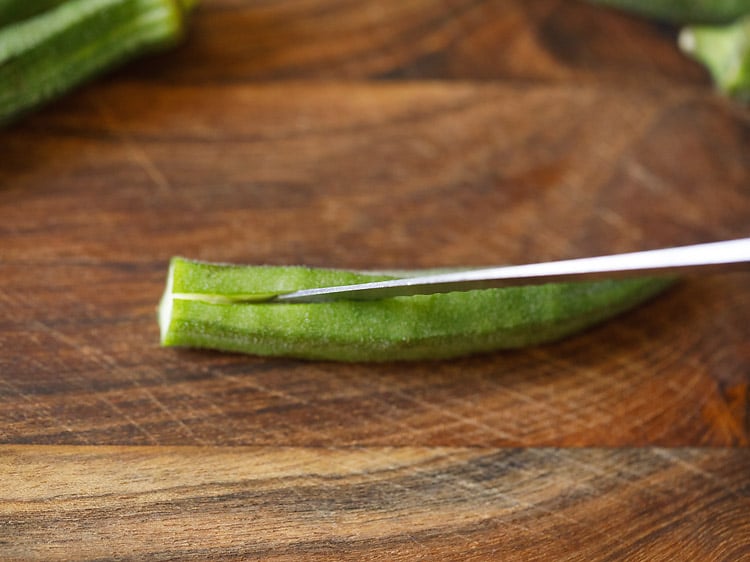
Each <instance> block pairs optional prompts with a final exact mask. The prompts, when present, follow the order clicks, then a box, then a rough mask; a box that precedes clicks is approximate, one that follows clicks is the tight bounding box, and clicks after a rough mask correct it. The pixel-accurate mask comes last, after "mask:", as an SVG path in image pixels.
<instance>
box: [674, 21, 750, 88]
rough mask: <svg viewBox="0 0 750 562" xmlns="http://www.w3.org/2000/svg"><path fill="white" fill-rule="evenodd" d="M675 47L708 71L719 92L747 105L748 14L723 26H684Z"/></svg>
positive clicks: (749, 79)
mask: <svg viewBox="0 0 750 562" xmlns="http://www.w3.org/2000/svg"><path fill="white" fill-rule="evenodd" d="M679 44H680V47H681V48H682V50H683V51H685V52H686V53H688V54H689V55H690V56H692V57H693V58H695V59H696V60H698V61H700V62H702V63H703V64H704V65H705V66H706V67H707V68H708V70H709V72H710V73H711V76H712V78H713V80H714V83H715V84H716V86H717V88H718V89H719V90H720V91H722V92H723V93H725V94H727V95H729V96H731V97H734V98H736V99H738V100H740V101H744V102H750V15H748V16H745V17H744V18H742V19H740V20H738V21H736V22H734V23H732V24H729V25H724V26H690V27H686V28H685V29H683V30H682V32H681V33H680V38H679Z"/></svg>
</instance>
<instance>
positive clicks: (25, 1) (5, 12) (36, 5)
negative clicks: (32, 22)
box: [0, 0, 67, 28]
mask: <svg viewBox="0 0 750 562" xmlns="http://www.w3.org/2000/svg"><path fill="white" fill-rule="evenodd" d="M66 1H67V0H0V28H2V27H5V26H6V25H8V24H11V23H15V22H17V21H23V20H25V19H28V18H30V17H33V16H36V15H37V14H41V13H42V12H46V11H47V10H50V9H52V8H54V7H56V6H59V5H60V4H63V3H65V2H66Z"/></svg>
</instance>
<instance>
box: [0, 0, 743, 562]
mask: <svg viewBox="0 0 750 562" xmlns="http://www.w3.org/2000/svg"><path fill="white" fill-rule="evenodd" d="M674 39H675V33H674V30H672V29H667V28H664V27H661V26H657V25H654V24H651V23H648V22H644V21H640V20H638V19H636V18H631V17H628V16H625V15H622V14H618V13H615V12H612V11H608V10H603V9H597V8H594V7H592V6H590V5H587V4H585V3H578V2H562V1H552V0H536V1H534V2H524V1H522V0H506V1H503V2H500V1H498V2H491V1H479V2H477V1H460V0H459V1H455V2H441V3H436V2H428V1H426V0H417V1H414V2H396V1H386V2H378V3H365V4H363V3H361V2H355V1H353V0H347V1H343V2H342V1H334V0H315V1H313V0H309V1H303V2H292V1H282V2H262V1H260V0H256V1H241V0H214V1H210V0H205V2H204V4H203V5H202V6H201V7H200V8H199V9H198V10H197V12H196V13H195V17H194V20H193V26H192V29H191V33H190V37H189V39H188V41H187V42H186V43H185V44H184V45H183V46H181V47H180V48H178V49H176V50H174V51H172V52H170V53H167V54H164V55H159V56H156V57H151V58H149V59H148V60H141V61H138V62H136V63H134V64H131V65H129V66H127V67H125V68H123V69H120V70H119V71H117V72H115V73H113V74H110V75H109V76H107V77H104V78H102V79H100V80H98V81H96V82H94V83H92V84H89V85H87V86H86V87H84V88H81V89H79V90H78V91H76V92H75V93H74V94H72V95H69V96H67V97H65V98H64V99H62V100H60V101H59V102H56V103H55V104H53V105H52V106H50V107H48V108H45V109H44V110H43V111H40V112H39V113H37V114H35V115H33V116H31V117H29V118H27V119H25V120H23V121H22V122H20V123H18V124H16V125H14V126H13V127H10V128H7V129H6V130H4V131H0V155H1V156H0V476H1V478H0V482H3V484H2V485H1V486H0V559H3V560H30V559H44V560H84V559H109V558H118V559H148V560H172V559H179V560H218V559H238V560H245V559H247V560H253V559H263V560H299V559H306V560H317V559H320V560H323V559H351V560H358V559H375V558H378V559H390V560H415V559H429V560H440V559H446V560H448V559H470V560H485V559H488V560H490V559H505V560H533V559H539V560H541V559H544V560H550V559H552V560H557V559H571V560H572V559H576V560H578V559H580V560H603V559H607V560H612V559H643V560H646V559H648V560H676V559H682V560H687V559H695V560H711V559H727V560H740V559H742V558H743V557H750V496H749V490H750V453H749V452H748V448H747V447H748V443H749V442H750V407H749V406H748V396H749V394H750V391H749V388H750V387H749V386H748V385H749V383H750V283H749V281H750V277H749V276H748V275H747V274H735V275H731V276H721V277H711V278H708V277H706V278H701V279H686V280H684V281H683V282H681V283H680V284H679V285H678V286H676V287H675V288H674V289H673V290H671V291H669V292H668V293H666V294H664V295H663V296H661V297H659V298H657V299H655V300H654V301H652V302H650V303H648V304H646V305H645V306H642V307H640V308H639V309H637V310H635V311H632V312H630V313H627V314H625V315H623V316H621V317H620V318H618V319H616V320H614V321H611V322H608V323H606V324H604V325H602V326H600V327H597V328H595V329H593V330H590V331H589V332H587V333H585V334H581V335H579V336H576V337H572V338H569V339H567V340H565V341H563V342H559V343H556V344H552V345H547V346H543V347H539V348H534V349H527V350H519V351H513V352H502V353H494V354H489V355H484V356H476V357H468V358H463V359H459V360H454V361H444V362H420V363H393V364H336V363H328V362H302V361H295V360H285V359H262V358H257V357H248V356H240V355H233V354H223V353H217V352H206V351H191V350H175V349H162V348H160V347H159V344H158V327H157V325H156V318H155V308H156V304H157V302H158V299H159V296H160V294H161V291H162V289H163V284H164V279H165V275H166V269H167V262H168V260H169V258H170V257H171V256H173V255H183V256H187V257H193V258H201V259H206V260H213V261H230V262H238V263H256V264H261V263H265V264H307V265H313V266H332V267H346V268H374V269H382V268H415V267H432V266H456V265H490V264H501V263H523V262H528V261H537V260H545V259H562V258H568V257H579V256H585V255H591V254H596V253H605V252H616V251H629V250H641V249H648V248H654V247H659V246H664V245H672V244H689V243H697V242H704V241H710V240H716V239H723V238H732V237H740V236H748V235H750V181H749V180H750V115H749V114H748V112H747V110H746V109H743V108H741V107H738V106H736V105H734V104H732V103H730V102H728V101H726V100H724V99H721V98H720V97H719V96H717V95H716V94H715V93H714V92H713V91H712V88H711V86H710V83H709V81H708V79H707V76H706V75H705V73H704V72H703V70H702V69H701V68H700V67H698V66H697V65H695V64H693V63H692V62H690V61H688V60H686V59H685V58H683V57H682V56H681V55H680V53H679V52H678V50H677V49H676V47H675V46H674V45H675V43H674Z"/></svg>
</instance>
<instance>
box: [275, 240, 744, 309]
mask: <svg viewBox="0 0 750 562" xmlns="http://www.w3.org/2000/svg"><path fill="white" fill-rule="evenodd" d="M736 270H750V238H741V239H737V240H724V241H721V242H710V243H707V244H695V245H691V246H678V247H674V248H662V249H658V250H647V251H642V252H630V253H625V254H612V255H606V256H596V257H590V258H577V259H571V260H562V261H553V262H545V263H533V264H526V265H511V266H504V267H490V268H482V269H469V270H464V271H459V272H455V273H441V274H437V275H427V276H420V277H407V278H403V279H394V280H390V281H376V282H371V283H359V284H355V285H339V286H335V287H321V288H316V289H305V290H301V291H295V292H291V293H286V294H282V295H278V296H276V297H275V298H274V299H273V300H272V302H279V303H282V302H283V303H303V302H308V303H309V302H328V301H335V300H375V299H384V298H390V297H398V296H413V295H427V294H434V293H446V292H452V291H472V290H477V289H492V288H499V287H509V286H517V285H538V284H544V283H559V282H570V281H588V280H596V279H616V278H623V277H641V276H643V277H645V276H654V275H681V274H686V273H699V272H700V273H720V272H726V271H736Z"/></svg>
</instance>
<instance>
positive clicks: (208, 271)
mask: <svg viewBox="0 0 750 562" xmlns="http://www.w3.org/2000/svg"><path fill="white" fill-rule="evenodd" d="M411 274H417V273H416V272H411ZM385 278H392V277H389V276H383V275H379V274H376V275H370V274H366V273H362V272H353V271H346V270H331V269H316V268H307V267H301V266H281V267H276V266H240V265H227V264H211V263H207V262H198V261H192V260H187V259H184V258H173V260H172V261H171V263H170V268H169V274H168V279H167V283H166V288H165V292H164V295H163V297H162V300H161V303H160V306H159V315H158V319H159V324H160V335H161V344H162V345H164V346H177V347H194V348H209V349H216V350H222V351H230V352H241V353H248V354H253V355H262V356H286V357H296V358H301V359H321V360H333V361H393V360H420V359H448V358H452V357H458V356H462V355H470V354H476V353H484V352H490V351H494V350H500V349H513V348H520V347H526V346H531V345H539V344H543V343H547V342H551V341H555V340H558V339H561V338H563V337H567V336H570V335H572V334H574V333H576V332H578V331H581V330H584V329H587V328H589V327H592V326H594V325H596V324H598V323H600V322H603V321H604V320H607V319H608V318H611V317H613V316H615V315H617V314H619V313H621V312H624V311H625V310H627V309H629V308H632V307H634V306H637V305H639V304H641V303H643V302H644V301H646V300H647V299H649V298H651V297H653V296H655V295H656V294H658V293H659V292H661V291H662V290H664V289H665V288H667V287H668V286H669V285H671V284H672V283H673V281H674V279H672V278H670V279H667V278H644V279H628V280H619V281H596V282H581V283H566V284H549V285H538V286H530V287H513V288H504V289H485V290H479V291H467V292H461V293H458V292H457V293H444V294H437V295H418V296H410V297H394V298H388V299H382V300H379V301H359V302H357V301H337V302H329V303H294V304H291V303H284V304H282V303H269V302H252V299H251V297H253V296H255V297H258V299H260V300H266V299H267V298H269V297H270V296H272V295H275V294H279V293H283V292H288V291H293V290H298V289H307V288H314V287H322V286H326V285H334V284H346V283H354V282H364V281H370V280H379V279H385Z"/></svg>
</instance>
